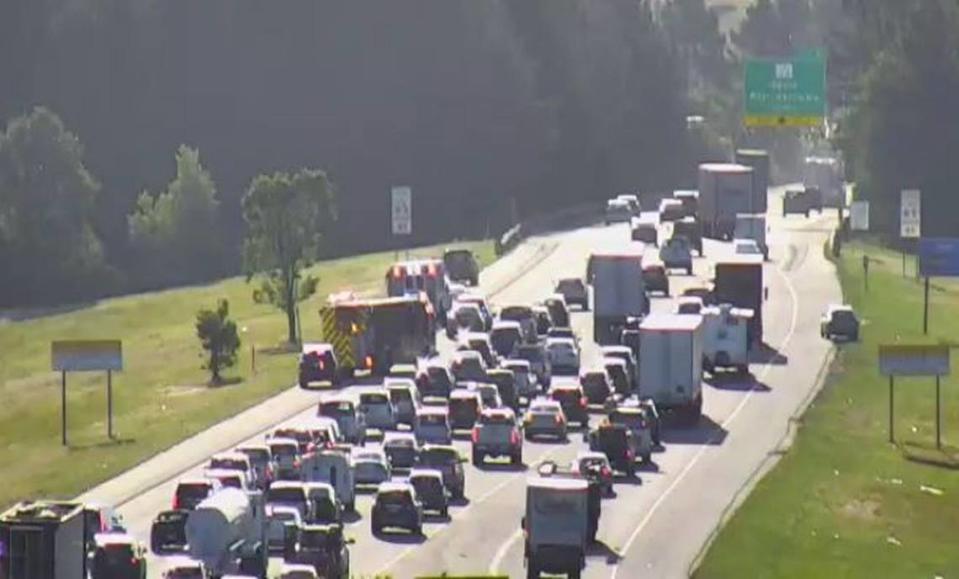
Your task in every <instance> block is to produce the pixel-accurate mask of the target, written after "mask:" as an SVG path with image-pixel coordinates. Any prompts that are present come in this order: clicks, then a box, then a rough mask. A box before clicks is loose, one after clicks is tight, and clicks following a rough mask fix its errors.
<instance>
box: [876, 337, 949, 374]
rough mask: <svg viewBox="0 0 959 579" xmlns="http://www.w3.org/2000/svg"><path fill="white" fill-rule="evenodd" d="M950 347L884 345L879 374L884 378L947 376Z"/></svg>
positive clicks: (880, 357)
mask: <svg viewBox="0 0 959 579" xmlns="http://www.w3.org/2000/svg"><path fill="white" fill-rule="evenodd" d="M949 370H950V368H949V346H944V345H939V344H882V345H880V346H879V373H880V374H882V375H883V376H946V375H948V374H949Z"/></svg>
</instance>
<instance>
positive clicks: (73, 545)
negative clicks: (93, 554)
mask: <svg viewBox="0 0 959 579" xmlns="http://www.w3.org/2000/svg"><path fill="white" fill-rule="evenodd" d="M85 521H86V517H85V516H84V505H83V503H77V502H67V501H23V502H20V503H17V504H16V505H14V506H13V507H12V508H10V509H9V510H8V511H6V512H4V513H3V514H2V515H0V547H2V548H3V550H2V551H0V577H3V578H4V579H86V577H87V545H88V542H89V541H90V540H91V539H92V537H88V533H87V525H86V522H85Z"/></svg>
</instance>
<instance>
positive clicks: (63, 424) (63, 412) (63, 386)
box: [60, 370, 67, 446]
mask: <svg viewBox="0 0 959 579" xmlns="http://www.w3.org/2000/svg"><path fill="white" fill-rule="evenodd" d="M60 432H61V434H60V442H61V443H62V444H63V446H66V445H67V371H66V370H64V371H63V372H60Z"/></svg>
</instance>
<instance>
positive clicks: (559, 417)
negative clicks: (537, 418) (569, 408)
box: [556, 414, 565, 424]
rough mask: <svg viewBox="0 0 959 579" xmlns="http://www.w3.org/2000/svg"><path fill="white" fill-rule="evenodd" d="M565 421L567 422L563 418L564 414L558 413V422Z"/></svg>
mask: <svg viewBox="0 0 959 579" xmlns="http://www.w3.org/2000/svg"><path fill="white" fill-rule="evenodd" d="M563 422H565V420H563V415H562V414H557V415H556V424H562V423H563Z"/></svg>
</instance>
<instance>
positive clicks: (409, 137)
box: [0, 0, 959, 307]
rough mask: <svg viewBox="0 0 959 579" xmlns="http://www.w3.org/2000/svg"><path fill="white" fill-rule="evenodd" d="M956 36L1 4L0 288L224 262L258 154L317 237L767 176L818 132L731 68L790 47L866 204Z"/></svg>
mask: <svg viewBox="0 0 959 579" xmlns="http://www.w3.org/2000/svg"><path fill="white" fill-rule="evenodd" d="M956 36H957V26H956V3H955V0H883V1H872V0H870V1H865V0H778V1H772V0H757V2H756V3H755V4H754V5H753V6H752V8H750V10H749V11H748V12H747V17H746V20H745V21H744V22H743V23H742V25H741V27H740V28H739V29H738V30H737V31H734V32H732V33H731V34H729V35H728V36H727V35H726V34H723V33H721V32H720V29H719V25H718V15H717V12H715V11H714V10H712V9H708V8H707V6H706V3H705V2H704V0H665V1H660V0H657V1H655V2H654V1H647V0H588V1H586V0H483V1H478V0H410V1H406V2H399V1H394V0H352V1H349V2H335V1H328V0H293V1H290V2H282V3H262V2H253V1H251V0H204V1H202V2H189V1H187V0H6V1H4V2H2V3H0V78H2V79H3V82H2V83H0V122H2V123H3V124H5V125H6V127H5V129H3V130H2V132H0V271H2V272H3V283H2V284H0V307H11V306H24V305H39V304H49V303H60V302H64V301H75V300H82V299H89V298H94V297H99V296H103V295H110V294H117V293H122V292H129V291H139V290H143V289H149V288H156V287H164V286H170V285H176V284H183V283H195V282H199V281H204V280H208V279H213V278H216V277H220V276H223V275H232V274H237V273H240V272H242V271H243V270H244V267H243V266H244V263H243V262H244V260H243V245H244V239H245V238H246V237H247V235H248V232H249V223H248V221H247V220H246V219H245V216H244V211H243V199H244V196H246V195H248V194H249V193H250V191H251V187H252V184H253V183H254V180H255V179H256V178H257V176H259V175H269V174H274V173H276V172H295V171H299V170H319V171H322V172H323V179H324V182H326V180H327V179H328V182H329V188H330V193H331V195H330V199H331V203H335V210H334V208H332V207H331V208H330V212H329V213H330V215H335V217H336V219H335V220H330V221H329V222H326V221H324V223H326V225H325V226H324V227H325V228H326V230H325V231H323V232H322V233H323V235H322V238H321V239H319V238H318V240H319V243H316V244H311V248H312V250H313V251H315V252H316V253H317V254H318V255H320V256H330V255H345V254H349V253H354V252H358V251H365V250H371V249H378V248H391V247H396V246H398V245H399V244H404V245H408V244H417V243H426V242H433V241H442V240H450V239H455V238H463V237H476V236H484V235H489V234H495V233H497V232H500V231H502V230H503V229H505V228H507V227H509V226H510V225H511V224H512V222H513V221H514V220H515V219H517V218H525V217H529V216H532V215H535V214H537V213H542V212H548V211H551V210H554V209H557V208H560V207H564V206H567V205H571V204H576V203H580V202H583V201H590V200H599V199H603V198H606V197H608V196H609V195H611V194H615V193H619V192H625V191H656V190H669V189H672V188H675V187H678V186H683V185H688V184H690V181H691V180H692V177H693V175H694V173H693V170H694V167H695V163H696V162H698V161H700V160H705V159H725V158H728V156H729V153H730V151H731V150H732V148H733V147H734V146H739V145H760V146H768V147H769V148H771V149H772V150H774V151H775V152H776V158H777V166H780V167H785V168H786V171H785V172H784V173H783V174H784V175H788V174H789V172H790V171H789V169H790V168H791V169H792V170H793V171H794V170H795V168H796V165H797V164H798V161H799V160H800V159H801V155H802V154H803V151H804V150H809V149H810V148H813V147H815V146H819V145H820V144H821V143H822V142H824V141H823V139H822V136H821V135H812V136H810V135H800V134H783V133H773V132H766V133H763V132H754V133H746V132H745V131H743V130H742V129H741V128H740V127H739V112H740V107H741V102H740V101H741V98H740V94H741V90H742V85H741V80H740V75H741V72H740V71H741V68H740V64H741V60H742V58H744V57H746V56H782V55H789V54H792V53H795V52H797V51H799V50H805V49H809V48H825V49H826V50H827V51H828V56H829V59H830V81H831V87H833V90H832V91H831V93H830V100H831V102H832V103H833V105H834V111H835V112H836V122H837V124H836V126H837V130H836V132H835V134H834V135H831V137H832V138H833V141H834V143H835V144H836V145H838V146H840V147H841V150H842V151H843V153H844V154H845V156H846V160H847V167H849V172H850V177H852V178H856V179H857V180H858V181H860V182H861V183H862V187H861V190H862V192H863V194H864V195H866V196H869V197H870V198H872V199H875V201H876V205H877V207H879V208H880V215H879V216H878V220H879V222H884V219H885V217H888V215H887V214H888V212H889V211H891V209H890V208H889V207H891V206H889V207H886V206H885V203H887V201H888V200H889V199H891V195H892V192H893V191H898V188H899V187H900V185H901V184H902V183H905V182H908V183H909V184H910V185H919V186H922V187H924V189H928V190H929V192H930V193H931V195H930V196H929V197H927V200H929V199H935V198H936V197H935V196H936V195H940V194H941V195H946V192H945V190H944V189H943V190H942V192H941V193H940V192H939V189H937V187H940V186H941V185H943V184H945V183H949V182H950V180H952V181H955V176H954V175H953V173H955V172H956V171H957V170H959V169H957V166H956V164H954V163H953V164H950V163H948V162H947V161H944V158H945V156H946V155H948V154H949V153H950V152H951V151H954V150H956V147H955V146H954V145H955V144H956V143H957V141H959V128H957V127H959V123H956V122H950V119H951V120H952V121H955V120H956V116H957V113H956V111H955V107H951V106H950V103H955V102H959V94H957V91H959V88H957V87H959V80H957V79H959V74H957V72H956V71H957V69H959V67H957V56H956ZM920 39H921V41H920ZM903 111H908V113H909V114H903ZM690 116H699V117H703V118H704V119H705V121H706V125H705V126H706V128H705V129H703V128H702V127H697V128H696V130H693V129H692V128H691V126H690V125H689V124H688V123H687V118H688V117H690ZM920 152H921V154H920ZM927 153H928V154H927ZM395 185H407V186H410V187H412V189H413V191H414V210H413V212H414V234H413V235H412V236H411V237H410V238H409V239H402V240H397V239H394V238H392V236H391V235H390V232H389V191H390V188H391V187H392V186H395ZM927 207H929V205H927ZM883 212H884V213H883ZM955 215H956V212H951V213H950V214H948V215H945V214H940V213H934V214H932V215H931V217H932V220H933V221H932V222H933V223H936V220H937V219H939V220H941V221H942V226H943V227H946V226H949V227H952V228H955V227H956V223H955V220H956V219H959V218H957V217H955ZM949 220H952V221H949ZM886 221H888V219H886ZM947 222H948V223H947ZM314 246H315V247H314Z"/></svg>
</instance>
